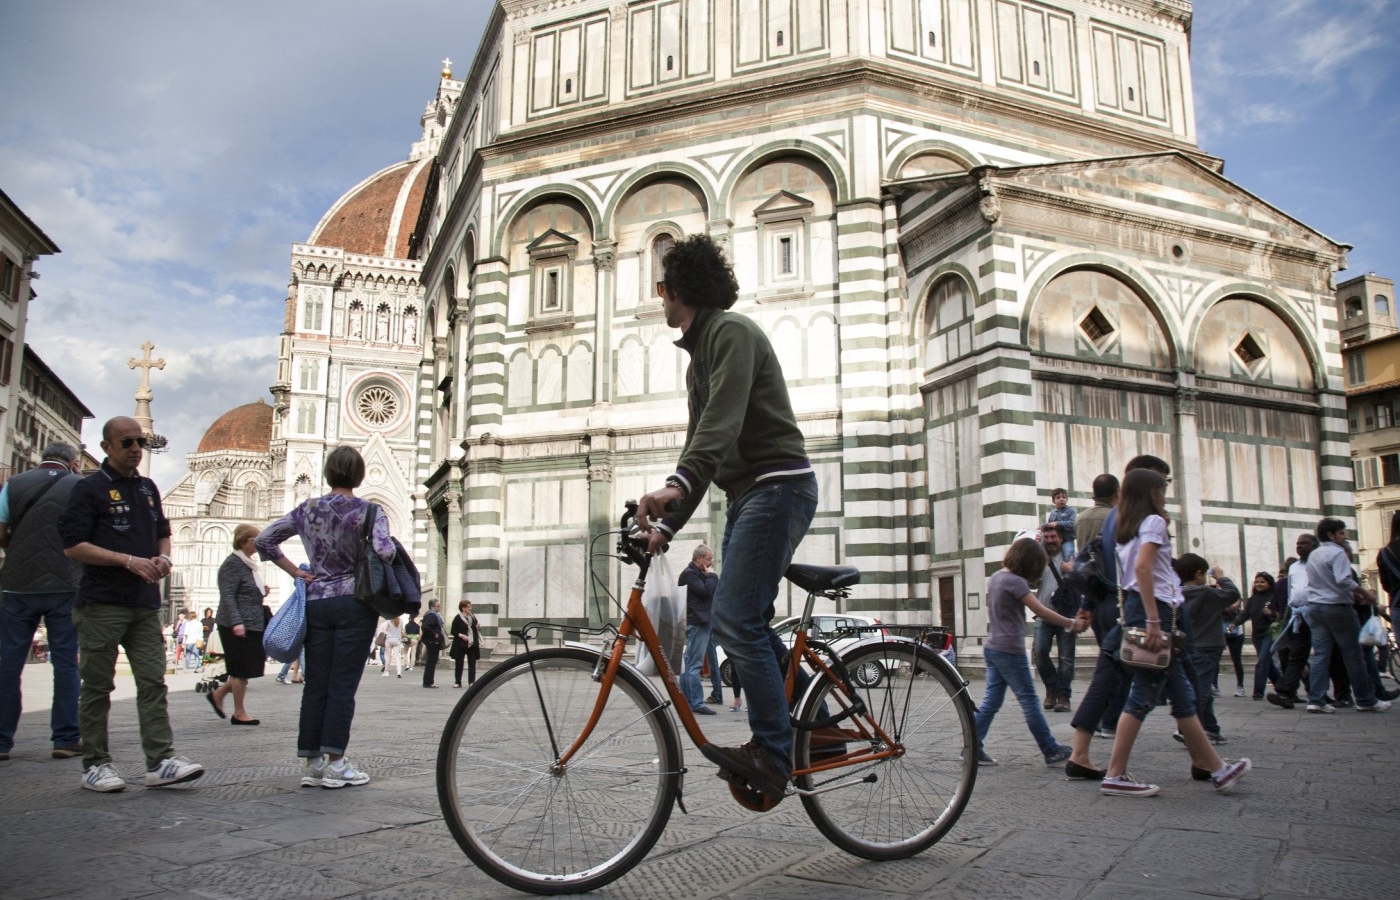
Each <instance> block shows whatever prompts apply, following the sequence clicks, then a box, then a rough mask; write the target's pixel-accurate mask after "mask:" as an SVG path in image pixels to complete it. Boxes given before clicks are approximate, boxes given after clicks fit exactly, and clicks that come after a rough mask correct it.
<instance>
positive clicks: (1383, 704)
mask: <svg viewBox="0 0 1400 900" xmlns="http://www.w3.org/2000/svg"><path fill="white" fill-rule="evenodd" d="M1387 709H1390V701H1389V700H1377V701H1376V702H1375V703H1372V704H1371V705H1370V706H1357V707H1356V711H1357V712H1385V711H1386V710H1387Z"/></svg>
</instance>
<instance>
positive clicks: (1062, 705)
mask: <svg viewBox="0 0 1400 900" xmlns="http://www.w3.org/2000/svg"><path fill="white" fill-rule="evenodd" d="M1055 712H1069V698H1068V697H1066V696H1065V695H1064V694H1061V695H1060V696H1058V697H1056V698H1055Z"/></svg>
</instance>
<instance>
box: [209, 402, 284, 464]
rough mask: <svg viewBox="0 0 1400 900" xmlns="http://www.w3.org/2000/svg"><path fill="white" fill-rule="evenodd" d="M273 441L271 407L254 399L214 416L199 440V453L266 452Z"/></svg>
mask: <svg viewBox="0 0 1400 900" xmlns="http://www.w3.org/2000/svg"><path fill="white" fill-rule="evenodd" d="M271 445H272V407H271V406H268V405H267V404H266V403H264V402H263V401H262V398H261V397H259V398H258V402H257V403H248V404H245V405H243V406H237V407H234V408H233V409H231V410H229V411H228V412H226V413H224V414H223V415H222V416H219V418H218V419H216V420H214V424H213V425H210V426H209V430H208V431H206V432H204V437H203V438H202V439H201V440H200V442H199V450H198V451H196V452H199V453H209V452H211V451H217V450H252V451H254V452H256V453H266V452H267V451H268V448H269V447H270V446H271Z"/></svg>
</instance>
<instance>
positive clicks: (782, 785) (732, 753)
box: [700, 744, 788, 800]
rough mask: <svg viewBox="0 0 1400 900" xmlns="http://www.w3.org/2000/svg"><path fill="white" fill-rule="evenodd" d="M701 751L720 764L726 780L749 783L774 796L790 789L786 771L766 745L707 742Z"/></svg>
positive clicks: (711, 760) (759, 790)
mask: <svg viewBox="0 0 1400 900" xmlns="http://www.w3.org/2000/svg"><path fill="white" fill-rule="evenodd" d="M700 753H701V754H702V755H704V757H705V758H706V759H708V760H709V761H710V762H712V763H714V764H715V765H717V766H719V777H720V778H723V779H724V780H725V781H728V782H731V783H739V784H747V785H748V786H749V787H751V788H753V789H755V790H757V791H758V792H759V793H761V794H763V796H765V797H768V798H769V799H772V800H781V799H783V795H784V794H785V793H787V782H788V775H787V773H786V772H784V771H782V770H781V769H779V768H778V766H777V764H776V763H775V762H774V760H773V754H771V753H769V752H768V750H767V749H765V748H763V747H758V746H755V745H753V744H743V745H742V746H739V747H716V746H715V745H714V744H706V745H705V746H703V747H701V748H700Z"/></svg>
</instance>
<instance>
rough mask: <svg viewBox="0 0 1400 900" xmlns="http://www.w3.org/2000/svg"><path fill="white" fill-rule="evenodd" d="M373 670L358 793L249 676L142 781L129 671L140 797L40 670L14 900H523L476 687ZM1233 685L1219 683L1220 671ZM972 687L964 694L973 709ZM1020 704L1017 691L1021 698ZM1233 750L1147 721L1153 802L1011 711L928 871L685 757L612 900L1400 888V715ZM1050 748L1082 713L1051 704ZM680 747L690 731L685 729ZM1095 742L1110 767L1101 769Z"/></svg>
mask: <svg viewBox="0 0 1400 900" xmlns="http://www.w3.org/2000/svg"><path fill="white" fill-rule="evenodd" d="M441 671H442V670H441V669H439V680H438V683H439V684H440V685H445V687H443V688H441V689H439V690H435V691H428V690H424V689H423V688H422V687H420V686H419V685H420V677H419V672H418V671H414V672H412V673H408V674H405V675H404V677H403V678H402V679H398V678H393V677H389V678H382V677H380V676H379V671H378V668H377V667H376V668H373V669H370V670H367V671H366V673H365V678H364V682H363V683H362V685H361V687H360V692H359V698H358V712H357V714H356V720H355V728H354V733H353V736H352V743H351V748H350V756H351V758H352V759H353V760H354V761H355V762H356V763H357V764H358V765H360V766H361V767H362V768H364V769H365V770H366V771H367V772H369V773H370V774H371V775H372V776H373V779H374V780H373V781H372V782H371V783H370V784H368V785H365V786H363V787H359V788H345V789H342V790H337V791H327V790H320V789H303V788H300V787H299V772H300V766H299V762H298V760H297V759H296V758H295V752H294V746H295V729H296V716H297V708H298V703H299V697H300V688H299V687H298V686H282V685H278V684H277V683H276V682H274V681H273V679H272V678H271V677H270V676H269V677H267V678H264V679H261V680H259V681H256V682H254V683H253V687H252V688H251V690H250V692H249V700H248V707H249V710H250V712H251V713H252V714H253V715H255V716H257V717H259V718H260V719H261V720H262V723H263V724H262V725H261V726H260V727H257V728H232V727H230V726H229V725H228V724H227V723H226V722H224V721H222V720H219V719H217V718H215V717H214V715H213V713H212V711H211V710H210V709H209V706H208V703H207V701H206V700H205V699H204V697H203V695H201V694H198V693H196V692H195V691H194V683H195V677H194V676H192V675H188V674H183V673H182V674H176V675H171V676H169V677H168V678H167V682H168V684H169V685H170V689H171V693H170V709H171V714H172V717H173V720H174V725H175V731H176V736H177V747H178V750H179V752H181V753H183V754H186V755H188V756H190V757H192V758H194V759H196V760H198V761H200V762H201V763H203V764H204V765H205V766H206V767H207V768H208V770H209V772H208V774H207V775H206V776H205V777H204V778H203V779H202V780H200V781H198V782H195V783H194V784H193V785H190V786H187V787H183V788H178V789H166V790H147V789H145V788H144V787H142V786H141V785H140V780H141V779H140V776H141V770H142V765H141V760H140V751H139V741H138V736H137V729H136V715H135V704H134V701H133V700H132V691H131V688H130V679H129V678H123V679H122V680H121V683H120V686H119V689H118V693H117V695H116V700H115V702H114V704H113V711H112V747H113V755H114V756H115V757H116V765H117V767H118V769H119V770H120V771H121V772H122V773H123V775H124V776H125V777H126V779H127V781H128V783H129V787H128V788H127V790H126V791H124V792H122V793H119V794H107V795H99V794H94V793H90V792H87V791H83V790H81V789H80V788H79V786H78V784H79V776H80V766H79V761H78V760H54V759H50V758H49V752H48V751H49V744H48V741H47V738H48V711H47V700H46V699H45V698H46V697H47V692H48V689H49V687H48V686H49V683H50V682H49V674H48V667H47V666H37V665H31V666H29V667H28V668H27V670H26V672H25V691H24V693H25V698H26V708H27V711H26V712H25V714H24V717H23V719H22V720H21V723H20V729H19V733H18V735H17V743H16V746H15V749H14V751H13V754H12V758H11V760H10V761H9V762H0V798H3V803H0V863H3V864H0V898H4V900H38V898H46V897H62V898H71V900H84V898H101V900H124V898H132V900H135V898H146V897H149V898H194V897H200V898H206V900H217V898H229V900H253V898H264V897H266V898H269V900H272V898H276V900H295V898H342V897H346V898H366V900H390V898H399V897H402V898H414V900H437V898H449V897H450V898H497V897H520V896H525V895H521V894H517V893H515V892H513V891H511V890H510V889H508V888H506V887H504V886H502V885H499V884H498V883H497V882H495V881H493V880H491V879H490V878H488V877H487V876H485V875H483V874H481V873H480V872H478V871H477V870H476V869H475V868H474V867H473V866H472V865H471V864H470V862H469V861H468V860H467V859H466V857H465V856H464V855H463V854H462V853H461V851H460V850H459V849H458V848H457V846H456V844H455V843H454V842H453V840H452V838H451V836H450V835H449V834H448V832H447V829H446V828H445V827H444V825H443V823H442V817H441V814H440V812H439V810H438V801H437V795H436V791H435V789H434V781H433V766H434V755H435V753H436V748H437V741H438V737H439V733H440V730H441V726H442V724H443V722H444V721H445V719H446V717H447V715H448V713H449V711H450V710H451V708H452V706H453V704H454V703H456V702H457V700H458V698H459V697H460V696H461V693H460V692H459V691H456V690H454V689H453V688H452V686H451V672H450V669H449V671H448V673H447V677H445V678H444V677H442V675H441ZM1229 680H1230V679H1228V678H1222V683H1224V682H1227V681H1229ZM981 689H982V685H981V682H980V681H974V682H973V684H972V688H971V690H972V695H973V698H974V701H975V700H976V699H978V698H980V696H981ZM1008 699H1010V698H1008ZM1217 711H1218V714H1219V716H1220V719H1221V722H1222V725H1223V727H1224V730H1225V733H1226V735H1227V736H1228V737H1229V739H1230V742H1229V744H1228V745H1227V746H1226V747H1224V748H1222V749H1224V750H1226V751H1227V755H1230V756H1238V755H1247V756H1250V757H1252V758H1253V760H1254V764H1255V768H1254V771H1253V772H1252V773H1251V774H1250V776H1249V777H1248V778H1246V779H1245V780H1244V781H1243V782H1241V784H1240V786H1239V788H1238V789H1237V790H1236V791H1235V792H1234V793H1232V794H1229V795H1225V796H1219V795H1216V794H1215V793H1214V792H1213V791H1212V790H1211V788H1210V786H1209V785H1203V784H1200V783H1194V782H1192V781H1190V779H1189V775H1188V762H1187V758H1186V754H1185V752H1184V750H1183V749H1182V748H1181V747H1180V745H1178V744H1177V743H1176V742H1174V741H1173V740H1171V738H1170V733H1171V723H1170V720H1169V719H1168V718H1167V717H1166V716H1165V715H1164V714H1162V713H1161V712H1158V713H1154V715H1153V716H1152V717H1151V718H1149V719H1148V722H1147V724H1146V726H1145V727H1144V730H1143V734H1142V737H1141V738H1140V740H1139V742H1138V746H1137V750H1136V752H1135V753H1134V759H1133V766H1132V770H1133V772H1134V773H1135V774H1136V775H1138V776H1139V777H1141V778H1144V779H1146V780H1151V781H1155V782H1157V783H1160V784H1161V785H1162V788H1163V790H1162V793H1161V794H1160V795H1159V796H1157V797H1155V798H1150V799H1121V798H1106V797H1102V796H1100V795H1099V793H1098V791H1097V789H1096V787H1095V786H1094V785H1092V784H1089V783H1083V782H1069V781H1065V780H1064V778H1063V774H1062V773H1061V772H1060V771H1059V770H1058V769H1047V768H1046V767H1045V766H1044V765H1043V764H1042V763H1041V761H1040V757H1039V754H1038V753H1037V752H1036V750H1035V747H1034V744H1033V742H1032V741H1031V739H1030V736H1029V734H1028V733H1027V731H1026V728H1025V725H1024V723H1023V722H1022V720H1021V716H1020V711H1019V708H1017V707H1016V706H1015V704H1014V702H1013V703H1010V704H1009V705H1008V706H1007V707H1005V708H1003V710H1002V711H1001V713H1000V714H999V715H998V717H997V720H996V722H995V723H994V724H993V726H992V731H991V734H990V736H989V738H988V744H987V747H988V750H989V751H990V752H991V754H992V755H993V756H995V757H996V758H997V759H999V760H1000V761H1001V765H1000V766H998V767H996V768H987V769H983V770H981V774H980V776H979V780H978V783H977V789H976V791H975V793H974V795H973V798H972V803H971V805H970V806H969V808H968V810H967V812H966V813H964V815H963V817H962V819H961V820H960V821H959V823H958V824H957V825H956V826H955V827H954V828H953V830H952V832H951V833H950V834H949V835H948V836H947V837H946V838H945V839H944V840H943V841H942V842H941V843H940V844H938V845H936V846H934V847H933V848H932V849H930V850H929V851H927V852H926V853H924V854H922V855H920V856H918V857H915V858H913V859H908V860H902V861H898V862H889V863H871V862H866V861H863V860H859V859H855V858H852V857H849V856H847V855H845V854H844V853H842V852H841V851H839V850H837V849H835V848H834V847H832V846H831V845H830V844H828V843H827V842H826V841H825V840H824V839H823V838H822V837H821V835H820V834H819V833H818V832H817V830H816V829H815V828H814V827H813V826H812V825H811V823H810V822H809V821H808V819H807V817H806V816H805V815H804V813H803V811H802V806H801V804H800V803H798V802H797V801H796V800H789V801H786V802H784V803H783V804H782V805H781V806H779V807H778V808H777V809H775V810H773V811H772V812H769V813H766V814H755V813H751V812H748V811H746V810H744V809H742V808H741V807H739V806H738V805H737V804H736V803H734V802H733V800H732V799H731V798H730V797H729V794H728V792H727V789H726V787H725V786H724V784H723V783H722V782H720V781H719V779H717V778H714V777H712V775H713V769H712V768H711V767H710V766H709V765H708V764H707V763H706V762H705V761H704V759H703V758H701V757H700V755H699V753H698V752H696V751H695V750H694V749H693V748H692V747H690V746H689V745H688V742H687V743H686V761H687V763H688V764H689V765H690V766H691V767H692V768H691V773H690V775H689V776H688V778H687V780H686V803H687V806H688V807H689V810H690V814H689V815H685V814H682V813H681V812H680V811H679V810H676V811H675V813H674V814H673V815H672V817H671V820H670V824H669V825H668V826H667V829H666V833H665V834H664V835H663V836H662V838H661V841H660V842H659V843H658V845H657V846H656V848H654V849H653V850H652V852H651V854H650V855H649V856H648V857H647V859H646V860H645V861H643V863H642V864H641V865H640V866H638V867H637V868H636V869H634V870H633V871H632V872H631V873H629V874H628V875H626V876H624V877H623V878H622V879H620V880H619V881H616V882H614V883H613V884H611V885H609V886H608V887H606V888H604V889H603V890H600V891H598V892H597V893H596V894H595V896H599V897H604V898H628V900H631V898H636V900H652V898H663V897H676V898H697V900H701V898H750V897H753V898H763V900H788V898H791V900H807V898H810V897H812V896H814V895H817V894H820V895H821V896H825V897H830V896H836V895H837V892H839V896H841V897H845V898H851V900H863V898H875V897H896V898H897V897H932V896H937V897H940V898H944V897H946V898H964V897H965V898H1002V897H1005V898H1016V900H1040V898H1046V900H1051V898H1054V900H1059V898H1064V900H1071V898H1084V900H1119V898H1125V897H1127V898H1132V900H1176V898H1187V897H1231V898H1268V900H1295V898H1304V897H1308V898H1319V897H1321V898H1337V900H1357V898H1367V900H1371V898H1376V900H1379V898H1390V897H1400V866H1397V862H1396V858H1397V857H1396V852H1395V851H1396V847H1397V846H1400V778H1397V768H1396V767H1397V762H1400V753H1398V752H1397V743H1400V742H1397V736H1400V706H1397V707H1396V709H1395V710H1394V711H1392V712H1389V713H1385V714H1381V715H1370V714H1362V713H1357V712H1355V711H1351V710H1343V711H1339V712H1338V713H1337V714H1336V715H1334V716H1318V715H1307V714H1305V713H1303V712H1302V711H1301V708H1299V710H1298V711H1296V712H1288V711H1284V710H1280V709H1277V708H1275V707H1273V706H1270V705H1269V704H1267V703H1259V702H1253V701H1251V700H1249V699H1248V698H1243V699H1236V698H1234V697H1230V696H1228V692H1227V696H1225V697H1222V698H1220V699H1219V700H1218V701H1217ZM1049 715H1050V716H1051V718H1050V721H1051V724H1052V726H1053V728H1054V732H1055V734H1056V736H1057V737H1058V738H1059V739H1060V740H1061V741H1063V742H1068V740H1069V737H1070V727H1069V716H1068V715H1065V714H1049ZM743 720H744V717H743V716H742V714H741V715H730V714H729V713H728V712H721V713H720V714H719V715H717V716H709V717H705V718H703V719H702V726H703V727H704V728H705V729H706V731H707V732H708V733H709V734H710V735H711V736H712V737H713V738H715V739H718V740H721V741H735V742H737V741H738V740H741V739H743V738H744V737H745V736H746V734H747V729H746V727H745V723H744V721H743ZM683 741H684V739H683ZM1108 749H1109V748H1108V746H1107V742H1105V741H1098V740H1096V741H1095V748H1094V756H1095V761H1096V762H1099V763H1100V764H1102V763H1103V762H1106V760H1107V756H1108Z"/></svg>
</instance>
